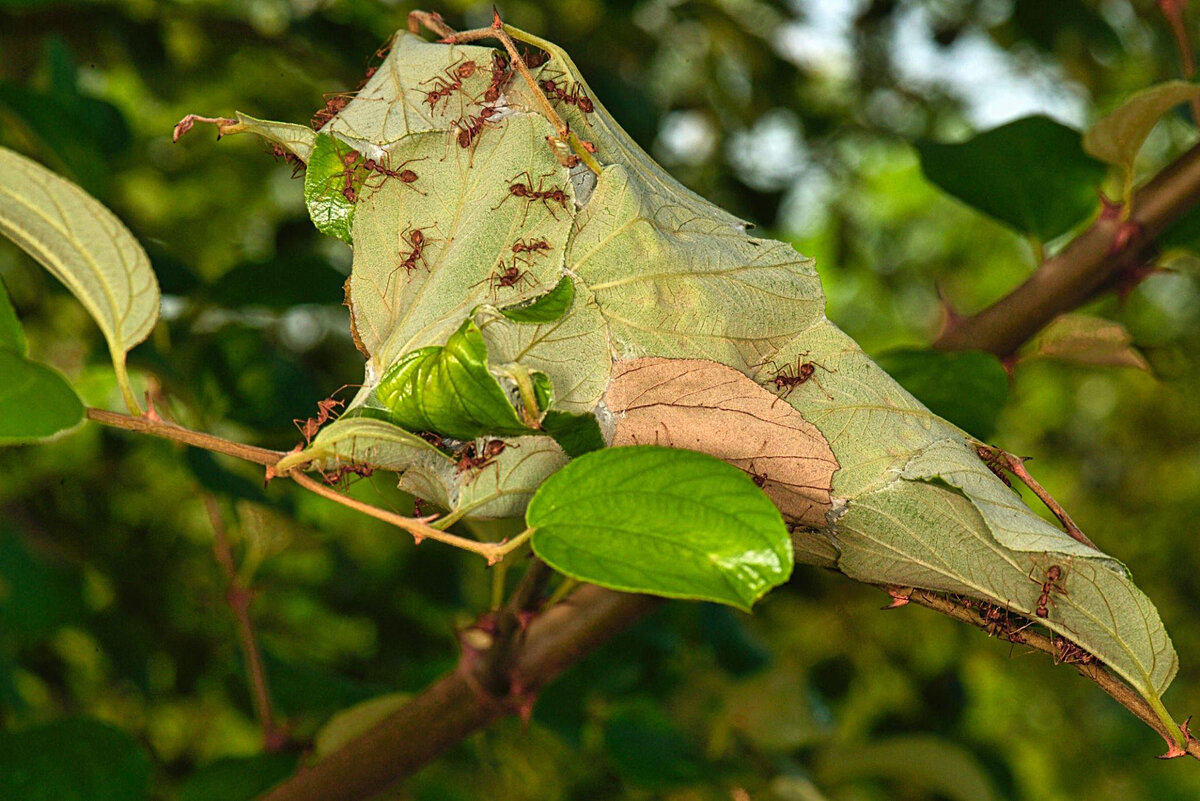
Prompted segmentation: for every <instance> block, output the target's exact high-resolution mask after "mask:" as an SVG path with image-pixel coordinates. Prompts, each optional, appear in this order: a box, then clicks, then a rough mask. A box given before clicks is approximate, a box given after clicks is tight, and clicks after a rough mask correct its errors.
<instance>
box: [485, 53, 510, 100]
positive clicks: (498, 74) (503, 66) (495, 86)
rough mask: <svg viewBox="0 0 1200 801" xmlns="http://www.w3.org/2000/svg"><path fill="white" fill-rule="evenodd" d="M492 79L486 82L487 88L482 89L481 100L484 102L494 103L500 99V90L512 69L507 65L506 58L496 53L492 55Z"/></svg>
mask: <svg viewBox="0 0 1200 801" xmlns="http://www.w3.org/2000/svg"><path fill="white" fill-rule="evenodd" d="M490 72H491V73H492V80H491V82H490V83H489V84H488V88H487V89H485V90H484V91H483V100H484V102H485V103H495V102H496V101H497V100H499V99H500V92H501V90H502V88H503V86H504V83H505V82H506V81H507V80H508V79H509V76H510V75H512V69H511V68H510V67H509V65H508V59H506V58H505V57H504V56H502V55H500V54H499V53H496V54H494V55H493V56H492V68H491V70H490Z"/></svg>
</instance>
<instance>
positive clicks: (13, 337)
mask: <svg viewBox="0 0 1200 801" xmlns="http://www.w3.org/2000/svg"><path fill="white" fill-rule="evenodd" d="M0 350H9V351H12V352H13V353H15V354H17V355H18V356H24V355H25V354H26V353H27V352H28V347H27V345H26V343H25V331H24V330H23V329H22V328H21V321H20V320H18V319H17V311H16V309H14V308H13V305H12V301H11V300H9V298H8V289H7V288H6V287H5V286H4V282H3V281H0Z"/></svg>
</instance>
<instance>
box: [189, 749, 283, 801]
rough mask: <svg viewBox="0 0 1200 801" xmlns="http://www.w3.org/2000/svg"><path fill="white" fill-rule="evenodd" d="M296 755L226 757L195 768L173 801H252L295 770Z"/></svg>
mask: <svg viewBox="0 0 1200 801" xmlns="http://www.w3.org/2000/svg"><path fill="white" fill-rule="evenodd" d="M297 761H298V757H297V755H296V754H286V753H284V754H257V755H255V756H250V757H226V758H225V759H218V760H217V761H216V762H211V763H209V764H207V765H204V766H202V767H200V768H199V769H197V770H196V771H195V772H194V773H192V775H190V776H188V777H187V779H185V780H184V781H183V782H182V783H181V784H180V785H179V790H178V794H177V795H176V796H175V798H176V801H218V799H219V801H253V799H255V798H258V797H259V796H260V795H261V794H262V793H263V792H265V791H266V790H269V789H271V787H272V786H274V785H275V784H277V783H279V782H281V781H283V780H284V779H286V778H287V777H288V776H290V775H292V773H293V772H294V771H295V770H296V763H297Z"/></svg>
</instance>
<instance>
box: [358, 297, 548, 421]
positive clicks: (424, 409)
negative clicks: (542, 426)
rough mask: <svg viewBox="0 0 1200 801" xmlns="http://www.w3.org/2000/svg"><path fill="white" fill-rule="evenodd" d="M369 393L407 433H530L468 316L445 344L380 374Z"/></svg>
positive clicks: (424, 350) (408, 356) (419, 352)
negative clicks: (371, 393)
mask: <svg viewBox="0 0 1200 801" xmlns="http://www.w3.org/2000/svg"><path fill="white" fill-rule="evenodd" d="M375 392H376V403H377V404H378V405H381V406H382V408H384V409H386V410H387V412H388V414H389V417H390V419H391V422H393V423H395V424H396V425H398V426H401V427H403V428H406V429H408V430H409V431H414V432H420V431H431V432H433V433H436V434H441V435H442V436H447V437H454V438H455V439H462V440H467V439H475V438H476V437H482V436H486V435H489V434H490V435H495V436H520V435H522V434H531V433H536V429H533V428H531V427H530V426H528V425H526V424H525V423H523V422H522V421H521V418H520V417H518V415H517V410H516V408H514V407H513V404H512V402H511V401H509V399H508V394H507V393H506V392H505V391H504V389H503V388H502V387H501V386H500V382H499V381H497V380H496V377H495V376H493V375H492V374H491V372H490V371H489V370H488V353H487V346H486V345H485V344H484V341H483V335H482V334H481V333H480V331H479V327H478V326H477V325H475V323H474V322H473V321H471V320H466V321H464V322H463V324H462V325H461V326H459V328H458V331H456V332H455V333H454V334H453V335H452V336H451V337H450V338H449V339H448V340H447V341H446V344H445V346H441V347H439V346H437V345H432V346H430V347H427V348H418V349H417V350H415V351H413V352H412V353H409V354H406V355H405V356H404V357H402V358H401V359H400V361H399V362H397V363H396V365H395V366H394V367H392V368H391V369H390V370H388V371H387V373H385V374H384V376H383V378H381V379H380V381H379V384H378V386H377V387H376V390H375ZM372 405H375V403H372Z"/></svg>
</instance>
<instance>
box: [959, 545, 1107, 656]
mask: <svg viewBox="0 0 1200 801" xmlns="http://www.w3.org/2000/svg"><path fill="white" fill-rule="evenodd" d="M1062 576H1063V569H1062V567H1061V566H1059V565H1050V567H1048V568H1047V569H1046V578H1045V581H1042V582H1037V583H1040V584H1041V594H1040V596H1039V597H1038V602H1037V608H1036V609H1035V611H1034V614H1035V615H1036V616H1037V617H1038V618H1040V619H1043V620H1044V619H1045V618H1047V617H1049V615H1050V611H1049V604H1050V603H1052V600H1051V595H1052V594H1053V593H1055V592H1057V593H1059V594H1061V595H1065V594H1066V590H1065V589H1064V588H1063V587H1062V586H1061V585H1060V584H1059V581H1060V580H1061V579H1062ZM1031 579H1032V577H1031ZM1032 580H1034V581H1035V582H1036V581H1037V580H1036V579H1032ZM950 598H951V599H952V600H953V601H954V602H955V603H957V604H958V605H959V606H962V607H964V608H966V609H970V610H973V611H976V612H977V613H978V615H979V619H980V621H981V622H982V624H983V630H984V631H986V632H987V633H988V636H989V637H999V638H1000V639H1002V640H1007V641H1008V642H1011V643H1014V644H1016V645H1020V644H1022V643H1024V642H1026V637H1025V635H1024V634H1022V632H1023V631H1025V629H1027V628H1029V627H1030V626H1032V625H1033V624H1034V621H1032V620H1029V619H1027V618H1024V617H1022V616H1020V615H1016V614H1013V613H1012V612H1011V611H1010V610H1009V609H1007V608H1006V607H1003V606H999V605H997V604H992V603H988V602H986V601H979V600H976V599H974V598H969V597H967V596H965V595H951V596H950ZM1051 641H1052V643H1053V645H1054V655H1053V656H1054V663H1055V664H1056V665H1058V664H1068V665H1072V664H1083V665H1087V664H1091V663H1092V662H1094V661H1096V657H1095V655H1094V654H1092V653H1091V652H1089V651H1087V650H1085V649H1083V648H1081V647H1080V646H1079V645H1076V644H1075V643H1073V642H1071V641H1070V640H1068V639H1067V638H1065V637H1060V636H1059V635H1057V634H1054V633H1052V634H1051Z"/></svg>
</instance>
